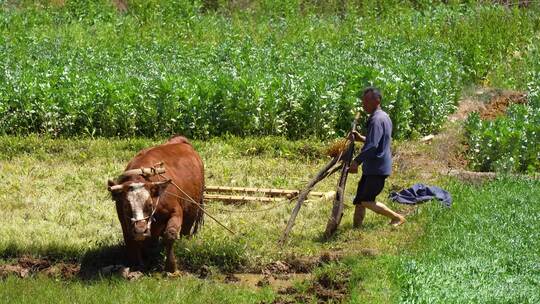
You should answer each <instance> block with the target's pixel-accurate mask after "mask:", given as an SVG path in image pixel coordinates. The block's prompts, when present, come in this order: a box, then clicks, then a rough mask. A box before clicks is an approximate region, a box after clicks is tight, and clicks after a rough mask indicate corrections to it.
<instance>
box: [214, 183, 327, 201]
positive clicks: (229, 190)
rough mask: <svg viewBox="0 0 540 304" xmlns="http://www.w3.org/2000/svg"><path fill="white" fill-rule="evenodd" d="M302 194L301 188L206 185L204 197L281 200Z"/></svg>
mask: <svg viewBox="0 0 540 304" xmlns="http://www.w3.org/2000/svg"><path fill="white" fill-rule="evenodd" d="M299 194H300V190H289V189H274V188H245V187H225V186H206V187H205V193H204V199H205V200H208V201H213V200H219V201H223V202H230V203H234V202H264V203H271V202H280V201H283V200H285V199H287V200H291V199H294V198H295V197H297V196H298V195H299ZM310 196H311V197H314V198H317V199H325V200H330V199H333V198H334V196H335V192H334V191H330V192H311V193H310Z"/></svg>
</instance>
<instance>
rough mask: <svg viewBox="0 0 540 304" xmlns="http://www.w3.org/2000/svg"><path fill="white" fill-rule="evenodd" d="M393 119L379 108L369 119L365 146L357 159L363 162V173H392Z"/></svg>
mask: <svg viewBox="0 0 540 304" xmlns="http://www.w3.org/2000/svg"><path fill="white" fill-rule="evenodd" d="M391 144H392V120H390V117H389V116H388V114H386V113H385V112H384V111H383V110H381V109H377V110H375V112H373V113H372V114H371V115H370V116H369V119H368V121H367V134H366V142H365V143H364V147H362V150H361V151H360V154H359V155H358V156H357V157H356V158H355V161H356V162H358V163H362V174H363V175H390V174H391V173H392V151H391V150H390V145H391Z"/></svg>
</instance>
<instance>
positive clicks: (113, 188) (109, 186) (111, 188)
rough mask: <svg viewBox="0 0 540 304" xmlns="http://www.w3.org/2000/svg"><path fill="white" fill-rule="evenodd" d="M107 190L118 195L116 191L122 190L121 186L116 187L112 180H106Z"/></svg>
mask: <svg viewBox="0 0 540 304" xmlns="http://www.w3.org/2000/svg"><path fill="white" fill-rule="evenodd" d="M107 190H109V192H111V193H113V194H114V193H118V191H121V190H122V185H118V184H116V183H115V182H113V181H112V180H108V181H107Z"/></svg>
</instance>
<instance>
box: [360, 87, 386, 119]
mask: <svg viewBox="0 0 540 304" xmlns="http://www.w3.org/2000/svg"><path fill="white" fill-rule="evenodd" d="M381 101H382V95H381V92H380V91H379V89H377V88H375V87H368V88H366V89H365V90H364V92H363V93H362V107H363V108H364V111H366V112H367V113H369V114H371V113H373V112H375V110H377V109H378V108H379V106H380V105H381Z"/></svg>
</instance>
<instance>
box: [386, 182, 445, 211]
mask: <svg viewBox="0 0 540 304" xmlns="http://www.w3.org/2000/svg"><path fill="white" fill-rule="evenodd" d="M390 199H391V200H393V201H396V202H398V203H401V204H408V205H415V204H417V203H420V202H424V201H428V200H431V199H437V200H439V201H440V202H441V203H442V204H443V205H445V206H446V207H450V206H451V205H452V196H451V195H450V193H448V192H447V191H445V190H443V189H441V188H439V187H437V186H427V185H424V184H415V185H414V186H412V187H411V188H409V189H404V190H401V191H399V192H392V193H390Z"/></svg>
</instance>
